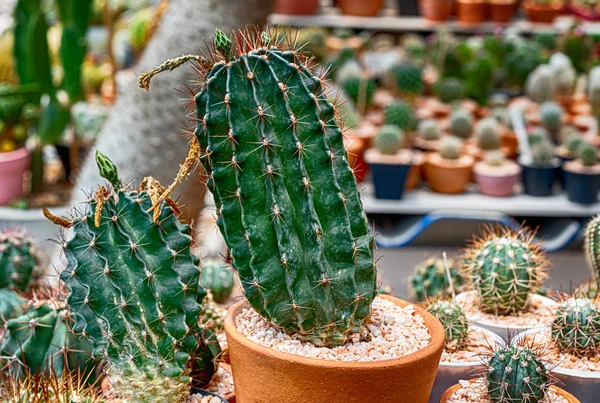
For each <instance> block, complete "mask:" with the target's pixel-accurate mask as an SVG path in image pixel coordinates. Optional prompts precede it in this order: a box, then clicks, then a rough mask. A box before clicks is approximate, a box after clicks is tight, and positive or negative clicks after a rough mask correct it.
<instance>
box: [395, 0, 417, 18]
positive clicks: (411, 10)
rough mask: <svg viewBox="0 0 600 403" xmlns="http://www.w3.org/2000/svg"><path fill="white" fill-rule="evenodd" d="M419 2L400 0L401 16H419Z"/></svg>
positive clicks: (415, 0)
mask: <svg viewBox="0 0 600 403" xmlns="http://www.w3.org/2000/svg"><path fill="white" fill-rule="evenodd" d="M418 2H419V1H418V0H398V10H399V11H400V12H399V14H400V15H401V16H403V17H404V16H413V17H416V16H418V15H419V6H418V4H417V3H418Z"/></svg>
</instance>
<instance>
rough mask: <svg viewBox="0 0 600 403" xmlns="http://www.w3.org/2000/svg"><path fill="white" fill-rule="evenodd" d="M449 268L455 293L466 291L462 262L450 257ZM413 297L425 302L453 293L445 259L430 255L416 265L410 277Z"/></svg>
mask: <svg viewBox="0 0 600 403" xmlns="http://www.w3.org/2000/svg"><path fill="white" fill-rule="evenodd" d="M448 270H449V272H450V276H451V278H452V286H453V287H454V292H455V293H460V292H462V291H464V288H465V283H466V281H465V278H464V276H463V272H462V267H461V265H460V263H459V262H458V261H456V260H454V259H448ZM408 284H409V292H410V296H411V299H412V300H414V301H417V302H424V301H426V300H427V299H435V298H441V299H443V298H446V297H449V296H451V295H452V290H451V288H450V280H449V279H448V274H447V271H446V267H445V265H444V261H443V259H439V258H435V257H430V258H428V259H426V260H425V261H423V262H421V263H420V264H418V265H417V266H416V267H415V270H414V271H413V274H412V276H410V277H409V279H408Z"/></svg>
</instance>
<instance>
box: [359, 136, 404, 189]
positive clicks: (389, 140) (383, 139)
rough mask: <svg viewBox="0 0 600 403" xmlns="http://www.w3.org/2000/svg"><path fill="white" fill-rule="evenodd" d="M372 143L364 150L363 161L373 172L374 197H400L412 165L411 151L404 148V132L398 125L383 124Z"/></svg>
mask: <svg viewBox="0 0 600 403" xmlns="http://www.w3.org/2000/svg"><path fill="white" fill-rule="evenodd" d="M374 143H375V147H374V148H371V149H369V150H367V151H366V152H365V161H366V162H367V163H368V164H369V166H370V167H371V172H372V174H373V186H374V187H375V197H376V198H378V199H396V200H397V199H401V198H402V193H403V191H404V186H405V183H406V178H407V176H408V172H409V170H410V168H411V166H412V163H411V160H412V151H410V150H407V149H405V148H404V146H405V144H406V138H405V136H404V132H403V131H402V129H400V128H399V127H398V126H392V125H386V126H383V127H382V128H381V129H379V132H378V133H377V136H375V140H374Z"/></svg>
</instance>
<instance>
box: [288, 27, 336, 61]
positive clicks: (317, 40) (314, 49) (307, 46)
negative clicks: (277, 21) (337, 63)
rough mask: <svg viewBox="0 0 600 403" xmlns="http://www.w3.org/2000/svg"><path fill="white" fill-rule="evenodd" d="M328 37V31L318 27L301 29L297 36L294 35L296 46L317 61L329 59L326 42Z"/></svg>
mask: <svg viewBox="0 0 600 403" xmlns="http://www.w3.org/2000/svg"><path fill="white" fill-rule="evenodd" d="M328 35H329V32H327V30H326V29H324V28H317V27H305V28H300V29H298V34H297V35H294V34H292V36H293V37H295V38H294V40H295V41H296V45H297V46H298V47H300V48H302V50H303V51H305V52H307V53H308V54H310V55H311V56H314V57H315V58H317V60H323V59H325V58H326V57H327V46H326V45H325V40H326V39H327V36H328Z"/></svg>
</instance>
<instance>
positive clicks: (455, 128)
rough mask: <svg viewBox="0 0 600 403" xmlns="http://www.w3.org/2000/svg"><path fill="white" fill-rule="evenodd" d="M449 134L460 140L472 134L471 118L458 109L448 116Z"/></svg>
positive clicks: (468, 114)
mask: <svg viewBox="0 0 600 403" xmlns="http://www.w3.org/2000/svg"><path fill="white" fill-rule="evenodd" d="M450 133H451V134H453V135H455V136H458V137H460V138H462V139H467V138H469V137H471V134H472V133H473V116H472V115H471V114H470V113H469V112H467V111H466V110H464V109H458V110H456V111H454V112H453V113H452V115H451V116H450Z"/></svg>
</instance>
